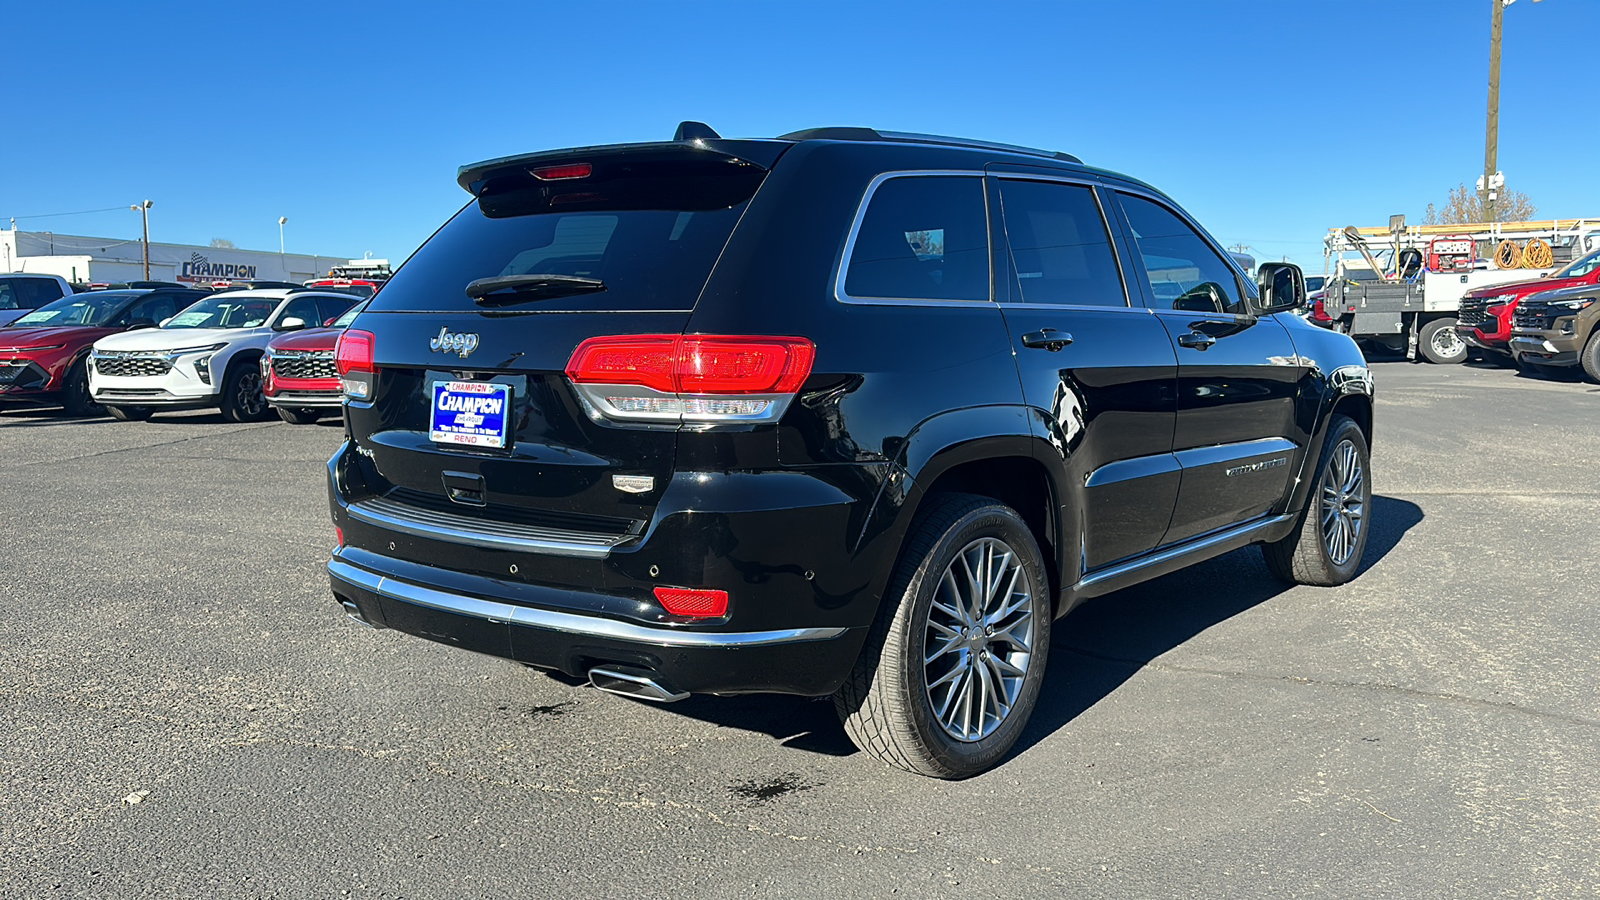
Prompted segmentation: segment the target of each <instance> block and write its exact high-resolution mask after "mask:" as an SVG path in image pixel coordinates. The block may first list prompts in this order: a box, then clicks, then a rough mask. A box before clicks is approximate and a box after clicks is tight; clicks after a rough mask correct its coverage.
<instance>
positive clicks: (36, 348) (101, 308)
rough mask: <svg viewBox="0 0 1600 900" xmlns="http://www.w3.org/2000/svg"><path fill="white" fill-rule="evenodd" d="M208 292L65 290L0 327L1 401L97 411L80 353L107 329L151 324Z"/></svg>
mask: <svg viewBox="0 0 1600 900" xmlns="http://www.w3.org/2000/svg"><path fill="white" fill-rule="evenodd" d="M209 294H210V292H209V291H195V290H188V289H178V288H173V289H160V290H123V291H93V292H91V293H84V294H68V295H67V296H65V297H62V298H61V299H59V300H54V301H52V302H50V303H47V304H45V305H44V306H41V307H39V308H38V309H35V310H33V311H31V312H29V313H27V314H26V315H24V316H22V318H20V319H17V320H16V321H15V322H12V323H11V324H10V325H8V326H6V327H4V328H0V406H10V405H17V406H56V405H60V406H63V407H65V408H66V412H67V414H68V415H72V416H86V415H93V414H96V413H99V412H100V406H99V404H97V403H95V402H94V398H93V397H91V396H90V395H89V381H88V377H87V374H86V373H85V371H84V358H85V357H87V356H88V355H89V349H90V347H91V346H93V344H94V342H95V341H97V340H99V339H101V338H103V337H105V336H106V335H109V334H116V333H117V332H119V331H130V330H132V329H135V328H154V327H155V326H156V325H158V324H160V323H161V322H162V321H163V320H165V319H170V318H172V317H173V316H175V315H177V314H178V313H179V312H181V311H182V310H183V309H184V308H185V307H187V306H189V305H191V304H193V303H194V302H196V301H198V300H202V299H204V298H205V297H206V296H208V295H209Z"/></svg>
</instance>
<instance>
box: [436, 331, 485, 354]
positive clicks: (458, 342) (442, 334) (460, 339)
mask: <svg viewBox="0 0 1600 900" xmlns="http://www.w3.org/2000/svg"><path fill="white" fill-rule="evenodd" d="M428 346H429V347H430V348H432V349H434V350H437V351H439V352H441V353H454V354H456V355H457V356H459V357H461V358H462V359H466V358H467V355H468V354H469V353H471V352H472V351H474V350H476V349H478V336H477V335H475V334H451V333H450V329H449V328H441V329H439V336H438V337H436V338H434V339H433V340H431V341H429V342H428Z"/></svg>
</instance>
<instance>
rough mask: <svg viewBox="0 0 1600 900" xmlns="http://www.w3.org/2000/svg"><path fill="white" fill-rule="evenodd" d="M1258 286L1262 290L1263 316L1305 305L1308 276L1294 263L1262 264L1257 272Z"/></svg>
mask: <svg viewBox="0 0 1600 900" xmlns="http://www.w3.org/2000/svg"><path fill="white" fill-rule="evenodd" d="M1256 286H1257V287H1259V288H1260V289H1261V312H1262V314H1263V315H1270V314H1272V313H1275V312H1283V311H1284V310H1287V309H1299V308H1300V307H1302V306H1304V305H1305V302H1306V276H1305V274H1304V273H1302V272H1301V271H1300V267H1299V266H1297V265H1295V264H1294V263H1275V262H1269V263H1262V264H1261V268H1259V269H1257V270H1256Z"/></svg>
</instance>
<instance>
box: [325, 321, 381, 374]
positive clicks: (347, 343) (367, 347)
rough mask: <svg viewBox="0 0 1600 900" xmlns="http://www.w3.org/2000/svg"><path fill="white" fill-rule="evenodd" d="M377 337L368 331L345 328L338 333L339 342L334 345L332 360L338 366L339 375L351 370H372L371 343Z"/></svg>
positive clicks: (348, 372)
mask: <svg viewBox="0 0 1600 900" xmlns="http://www.w3.org/2000/svg"><path fill="white" fill-rule="evenodd" d="M376 340H377V338H376V337H375V336H374V335H373V333H372V332H370V331H358V330H357V329H354V328H346V329H345V330H344V331H342V332H340V333H339V343H338V344H336V345H335V347H334V351H333V355H334V362H335V364H336V365H337V366H338V369H339V375H340V376H341V377H342V376H345V375H349V374H350V373H351V372H373V371H376V369H375V368H374V366H373V362H372V360H373V355H372V354H373V345H374V343H375V342H376Z"/></svg>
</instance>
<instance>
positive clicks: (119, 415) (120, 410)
mask: <svg viewBox="0 0 1600 900" xmlns="http://www.w3.org/2000/svg"><path fill="white" fill-rule="evenodd" d="M106 412H108V413H110V414H111V418H113V419H121V420H122V421H124V422H143V421H144V420H145V419H148V418H150V414H151V413H153V412H155V410H153V409H151V408H150V407H148V406H108V407H106Z"/></svg>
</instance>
